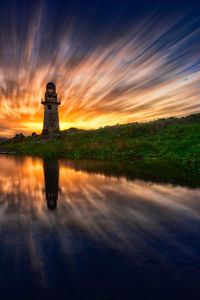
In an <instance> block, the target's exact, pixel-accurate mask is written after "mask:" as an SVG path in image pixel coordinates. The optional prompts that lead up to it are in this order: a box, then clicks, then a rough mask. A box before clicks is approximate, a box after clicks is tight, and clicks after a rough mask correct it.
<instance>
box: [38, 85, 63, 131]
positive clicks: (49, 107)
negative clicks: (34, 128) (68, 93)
mask: <svg viewBox="0 0 200 300" xmlns="http://www.w3.org/2000/svg"><path fill="white" fill-rule="evenodd" d="M41 103H42V104H43V105H44V120H43V131H42V132H44V133H45V132H53V131H55V130H59V117H58V105H60V101H59V100H58V99H57V93H56V86H55V84H54V83H53V82H49V83H47V85H46V93H45V99H44V100H42V102H41Z"/></svg>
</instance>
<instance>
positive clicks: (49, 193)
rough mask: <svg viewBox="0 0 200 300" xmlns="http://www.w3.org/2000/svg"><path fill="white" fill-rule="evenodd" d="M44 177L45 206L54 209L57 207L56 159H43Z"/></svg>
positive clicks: (57, 166)
mask: <svg viewBox="0 0 200 300" xmlns="http://www.w3.org/2000/svg"><path fill="white" fill-rule="evenodd" d="M43 168H44V179H45V192H46V200H47V207H48V209H50V210H54V209H56V207H57V200H58V190H59V164H58V161H57V160H48V159H44V161H43Z"/></svg>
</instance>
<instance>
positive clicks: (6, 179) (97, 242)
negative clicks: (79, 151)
mask: <svg viewBox="0 0 200 300" xmlns="http://www.w3.org/2000/svg"><path fill="white" fill-rule="evenodd" d="M0 167H1V168H0V297H1V299H16V298H19V299H20V298H21V299H87V300H89V299H159V300H160V299H200V289H199V282H200V198H199V196H200V189H192V188H189V187H184V186H180V185H177V186H173V185H170V184H159V183H153V182H149V181H148V180H147V178H146V181H142V180H141V179H140V180H139V179H135V180H130V178H129V179H126V174H123V175H122V176H120V174H119V171H118V172H117V176H115V175H114V174H115V169H113V170H112V174H113V176H106V175H104V172H103V171H102V170H103V168H102V164H100V163H95V162H73V161H67V160H59V161H48V160H45V161H43V160H42V159H36V158H35V159H32V158H22V157H21V158H20V157H12V156H5V155H1V156H0ZM188 176H189V174H188ZM129 177H130V176H129Z"/></svg>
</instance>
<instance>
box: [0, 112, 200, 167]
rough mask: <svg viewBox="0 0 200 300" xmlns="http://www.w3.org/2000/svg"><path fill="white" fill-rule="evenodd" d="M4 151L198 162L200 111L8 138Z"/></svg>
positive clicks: (57, 155) (44, 155)
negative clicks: (142, 120) (185, 114)
mask: <svg viewBox="0 0 200 300" xmlns="http://www.w3.org/2000/svg"><path fill="white" fill-rule="evenodd" d="M0 148H1V151H8V152H9V151H12V152H13V151H14V152H15V153H16V154H20V155H36V156H42V157H65V158H73V159H97V160H131V161H134V160H148V161H152V160H165V161H168V160H170V161H172V160H175V161H179V162H181V163H186V164H188V163H189V164H191V165H199V163H200V155H199V154H200V114H194V115H190V116H187V117H183V118H168V119H158V120H156V121H151V122H148V123H129V124H125V125H115V126H106V127H104V128H99V129H96V130H82V129H76V128H70V129H68V130H64V131H60V132H54V133H52V134H41V135H36V134H32V136H28V137H24V136H23V135H17V136H16V137H14V138H12V139H9V140H6V141H4V142H3V144H1V147H0Z"/></svg>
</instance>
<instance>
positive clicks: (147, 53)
mask: <svg viewBox="0 0 200 300" xmlns="http://www.w3.org/2000/svg"><path fill="white" fill-rule="evenodd" d="M12 14H13V10H11V11H10V12H9V13H8V15H7V16H6V21H7V19H8V20H10V23H9V24H8V25H7V26H4V22H5V21H4V17H2V18H3V19H2V28H3V30H2V32H1V35H0V42H1V45H2V46H1V52H0V64H1V70H0V79H1V92H0V96H1V102H0V109H1V124H2V125H1V134H4V135H10V134H12V133H13V132H15V131H17V130H24V131H28V132H30V131H33V130H37V131H40V130H41V128H42V122H41V121H42V110H41V105H40V98H41V97H42V96H43V93H44V87H45V83H46V82H47V81H49V80H50V79H51V80H55V81H56V83H57V89H58V93H59V96H60V97H61V98H62V106H61V107H60V115H61V118H60V119H61V127H62V129H63V128H66V127H69V126H77V127H78V126H79V127H84V128H91V127H92V128H94V127H99V126H103V125H107V124H115V123H116V122H119V123H126V122H132V121H143V120H149V119H154V118H158V117H166V116H171V115H176V116H181V115H185V114H189V113H194V112H198V111H199V107H198V101H199V99H198V94H199V92H200V90H199V83H198V80H199V55H198V53H199V39H198V36H199V24H198V22H197V20H196V18H195V16H194V17H193V18H192V19H190V18H189V17H188V16H183V15H171V14H168V16H167V17H166V15H162V12H159V11H158V12H157V13H156V14H155V12H154V11H152V12H151V13H150V14H149V15H143V17H142V18H141V19H140V20H137V22H136V21H135V19H134V17H133V18H132V22H131V23H130V24H129V26H128V25H127V26H125V27H123V30H122V29H121V30H122V32H120V35H119V34H118V30H117V28H118V27H117V25H118V26H119V24H117V21H116V27H115V26H114V27H113V28H111V27H109V26H107V29H104V31H103V32H101V33H100V34H98V35H97V34H94V32H93V34H91V32H90V31H89V30H95V28H93V26H92V23H91V24H90V22H92V21H91V20H90V19H88V20H87V22H86V20H85V22H84V21H83V23H82V26H81V28H77V23H78V22H79V21H80V20H79V17H80V16H78V14H76V13H74V11H72V12H71V15H70V18H67V17H66V18H63V19H62V18H61V19H60V21H59V22H60V23H59V26H57V25H56V26H55V24H56V22H57V19H56V18H55V17H53V16H51V18H49V16H48V15H45V5H44V6H42V5H41V6H40V7H37V9H35V10H34V9H33V10H32V13H31V17H30V16H28V15H27V16H24V19H23V22H25V23H26V24H25V25H26V26H25V27H23V26H22V28H23V30H22V29H21V30H17V28H15V26H14V25H13V24H12V22H11V19H12V20H14V21H15V19H17V18H18V17H19V16H18V15H17V13H16V14H15V15H14V16H13V15H12ZM22 14H23V11H22ZM9 17H10V18H9ZM66 20H67V21H66ZM14 21H13V22H14ZM89 24H90V26H89ZM119 27H120V26H119ZM25 28H26V29H25ZM89 28H91V29H89ZM24 30H25V31H24ZM8 36H9V41H8V38H7V37H8ZM8 120H9V121H8ZM116 120H117V121H116Z"/></svg>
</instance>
